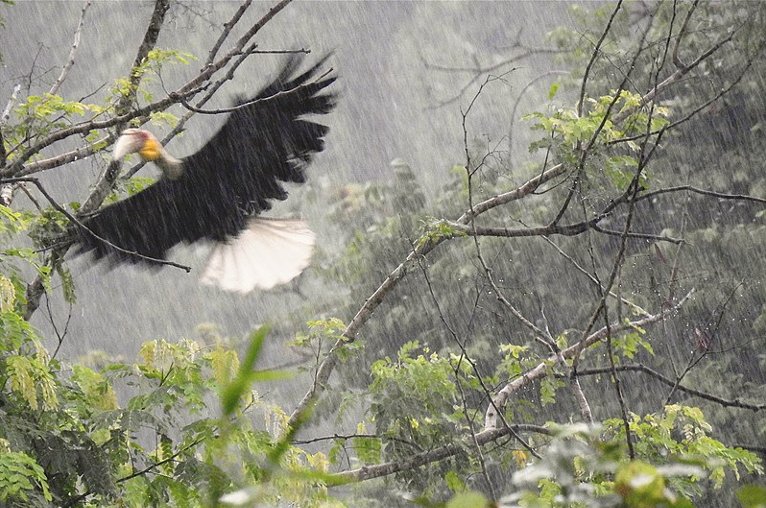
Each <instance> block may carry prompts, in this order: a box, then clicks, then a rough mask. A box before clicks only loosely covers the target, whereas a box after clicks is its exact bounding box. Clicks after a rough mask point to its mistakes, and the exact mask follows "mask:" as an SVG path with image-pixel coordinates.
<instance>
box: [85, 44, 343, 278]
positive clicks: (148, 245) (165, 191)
mask: <svg viewBox="0 0 766 508" xmlns="http://www.w3.org/2000/svg"><path fill="white" fill-rule="evenodd" d="M301 60H302V58H301V57H291V58H290V59H289V60H288V61H287V63H286V65H285V66H284V68H283V70H282V71H281V72H280V74H279V75H278V77H277V78H276V79H275V80H274V82H272V83H271V84H270V85H268V86H267V87H266V88H264V89H263V90H261V91H260V92H259V93H258V94H257V95H256V96H255V97H254V98H252V99H250V100H247V101H239V103H238V104H239V105H241V106H242V107H240V108H238V109H236V110H235V111H233V112H232V113H230V116H229V118H228V119H227V120H226V122H225V124H224V125H223V127H221V129H220V130H219V131H218V133H216V135H215V136H213V138H212V139H210V140H209V141H208V142H207V143H206V144H205V145H204V146H203V147H202V148H201V149H200V150H198V151H197V152H196V153H194V154H192V155H190V156H189V157H186V158H185V159H183V160H182V163H183V174H182V176H181V177H180V178H178V179H176V180H170V179H167V178H162V179H160V180H159V181H157V182H156V183H154V184H153V185H151V186H149V187H147V188H146V189H144V190H143V191H141V192H139V193H137V194H135V195H133V196H131V197H129V198H127V199H125V200H122V201H119V202H117V203H114V204H112V205H109V206H106V207H104V208H103V209H101V210H100V211H99V212H98V213H97V214H96V215H94V216H93V217H91V218H89V219H87V221H86V222H85V225H86V226H87V227H88V228H89V229H90V230H91V231H93V232H94V233H95V234H96V235H98V236H100V237H101V238H104V239H106V240H108V241H109V242H111V243H112V244H114V245H117V246H118V247H120V248H121V249H124V250H127V251H130V252H136V253H138V254H141V255H143V256H149V257H152V258H158V259H164V258H165V257H166V255H167V251H168V250H169V249H171V248H172V247H173V246H175V245H176V244H178V243H181V242H186V243H192V242H196V241H198V240H201V239H209V240H214V241H226V240H227V239H228V238H230V237H232V236H235V235H237V234H238V233H239V232H241V231H242V230H243V229H244V228H245V227H246V224H247V219H248V218H249V217H251V216H253V215H257V214H258V213H260V212H261V211H263V210H268V209H269V208H270V206H271V204H270V202H269V200H272V199H279V200H282V199H285V198H286V197H287V192H286V191H285V189H284V188H283V187H282V184H281V183H280V182H285V181H286V182H304V181H305V174H304V170H305V167H306V166H307V164H308V163H309V162H310V159H311V156H312V155H313V154H314V153H316V152H320V151H321V150H322V149H323V146H324V143H323V137H324V135H325V134H326V133H327V130H328V128H327V127H326V126H324V125H320V124H317V123H314V122H311V121H309V120H306V119H304V118H302V117H303V116H305V115H314V114H325V113H328V112H329V111H330V110H331V109H332V108H333V107H334V105H335V96H334V95H333V94H330V93H320V92H322V90H324V89H325V88H326V87H327V86H329V85H330V84H332V83H333V82H334V81H335V77H327V78H324V77H323V76H321V77H319V78H316V73H317V71H318V70H319V67H320V66H321V65H322V64H323V63H324V62H325V60H326V57H325V58H324V59H322V60H321V61H320V62H319V63H318V64H317V65H315V66H313V67H312V68H311V69H309V70H308V71H306V72H304V73H303V74H300V75H299V76H297V77H291V76H292V75H293V74H294V72H295V70H296V69H297V67H298V65H299V64H300V61H301ZM312 79H314V81H313V82H312V81H311V80H312ZM78 243H79V252H87V251H92V252H93V254H94V256H95V257H96V258H103V257H109V258H110V259H111V260H113V261H115V262H118V263H119V262H148V263H151V262H150V261H148V260H146V259H144V258H142V257H140V256H135V255H131V254H126V253H125V252H121V251H119V250H116V249H114V248H113V247H112V246H110V245H108V244H107V243H105V242H103V241H101V240H99V239H98V238H96V237H95V236H93V235H91V234H90V233H88V232H87V231H80V232H79V237H78Z"/></svg>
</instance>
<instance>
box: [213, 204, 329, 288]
mask: <svg viewBox="0 0 766 508" xmlns="http://www.w3.org/2000/svg"><path fill="white" fill-rule="evenodd" d="M313 248H314V233H313V232H312V231H311V230H310V229H309V227H308V225H307V224H306V223H305V222H304V221H302V220H297V219H264V218H258V217H256V218H253V219H250V221H249V222H248V226H247V228H246V229H245V230H244V231H242V232H241V233H240V234H239V235H238V236H237V237H236V238H232V239H231V240H230V241H228V242H226V243H219V244H217V245H216V246H215V247H214V248H213V251H212V252H211V253H210V257H209V258H208V260H207V264H206V266H205V270H204V271H203V272H202V277H201V278H200V281H201V282H202V283H203V284H207V285H210V286H218V287H220V288H221V289H224V290H226V291H236V292H238V293H249V292H250V291H252V290H253V289H255V288H258V289H271V288H273V287H274V286H276V285H278V284H284V283H285V282H288V281H290V280H292V279H294V278H295V277H297V276H298V275H300V273H301V272H302V271H303V270H304V269H305V268H306V267H307V266H308V264H309V260H310V259H311V252H312V251H313Z"/></svg>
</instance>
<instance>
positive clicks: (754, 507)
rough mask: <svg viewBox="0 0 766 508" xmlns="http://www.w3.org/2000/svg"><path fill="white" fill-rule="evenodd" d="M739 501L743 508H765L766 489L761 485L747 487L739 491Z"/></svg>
mask: <svg viewBox="0 0 766 508" xmlns="http://www.w3.org/2000/svg"><path fill="white" fill-rule="evenodd" d="M737 500H739V502H740V504H742V507H743V508H765V507H766V487H763V486H761V485H745V486H744V487H742V488H740V489H739V490H737Z"/></svg>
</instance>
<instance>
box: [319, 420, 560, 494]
mask: <svg viewBox="0 0 766 508" xmlns="http://www.w3.org/2000/svg"><path fill="white" fill-rule="evenodd" d="M511 430H513V431H514V432H535V433H538V434H543V435H551V431H550V430H548V429H547V428H545V427H541V426H539V425H523V424H522V425H511V426H510V427H509V428H502V429H488V430H484V431H482V432H479V433H477V434H476V436H475V442H476V443H477V444H478V445H479V446H484V445H486V444H488V443H491V442H493V441H497V440H498V439H500V438H503V437H505V436H507V435H509V434H510V432H511ZM473 442H474V439H473V438H471V437H468V438H464V439H462V440H461V441H459V442H457V443H455V444H451V445H447V446H442V447H440V448H435V449H433V450H429V451H427V452H422V453H417V454H415V455H412V456H411V457H410V458H407V459H403V460H399V461H394V462H386V463H383V464H375V465H374V466H363V467H360V468H359V469H353V470H351V471H343V472H341V473H336V474H333V475H329V479H328V480H329V483H332V484H337V485H342V484H345V483H353V482H362V481H365V480H370V479H372V478H380V477H383V476H389V475H392V474H394V473H398V472H399V471H407V470H412V469H415V468H417V467H420V466H424V465H426V464H431V463H433V462H439V461H441V460H444V459H447V458H449V457H453V456H455V455H457V454H458V453H460V452H461V451H463V450H465V449H466V447H469V446H471V445H472V444H473Z"/></svg>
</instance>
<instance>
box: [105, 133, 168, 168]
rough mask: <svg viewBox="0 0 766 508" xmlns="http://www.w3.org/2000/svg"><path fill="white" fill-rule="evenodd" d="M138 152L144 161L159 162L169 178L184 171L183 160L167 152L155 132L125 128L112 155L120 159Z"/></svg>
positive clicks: (117, 159)
mask: <svg viewBox="0 0 766 508" xmlns="http://www.w3.org/2000/svg"><path fill="white" fill-rule="evenodd" d="M136 152H138V154H139V155H140V156H141V158H142V159H143V160H144V161H146V162H150V161H152V162H154V163H155V164H157V165H158V166H159V167H160V169H161V170H162V172H163V173H164V174H165V176H166V177H168V178H171V179H176V178H178V177H179V176H181V173H182V172H183V171H182V167H181V161H179V160H178V159H176V158H175V157H173V156H171V155H170V154H169V153H167V151H165V149H164V148H163V147H162V144H160V142H159V140H158V139H157V138H156V137H155V136H154V134H152V133H151V132H149V131H146V130H144V129H125V130H124V131H122V134H121V135H120V137H119V138H118V139H117V142H116V143H115V144H114V152H113V153H112V157H113V158H114V160H116V161H119V160H121V159H122V158H124V157H125V156H126V155H128V154H131V153H136Z"/></svg>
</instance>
